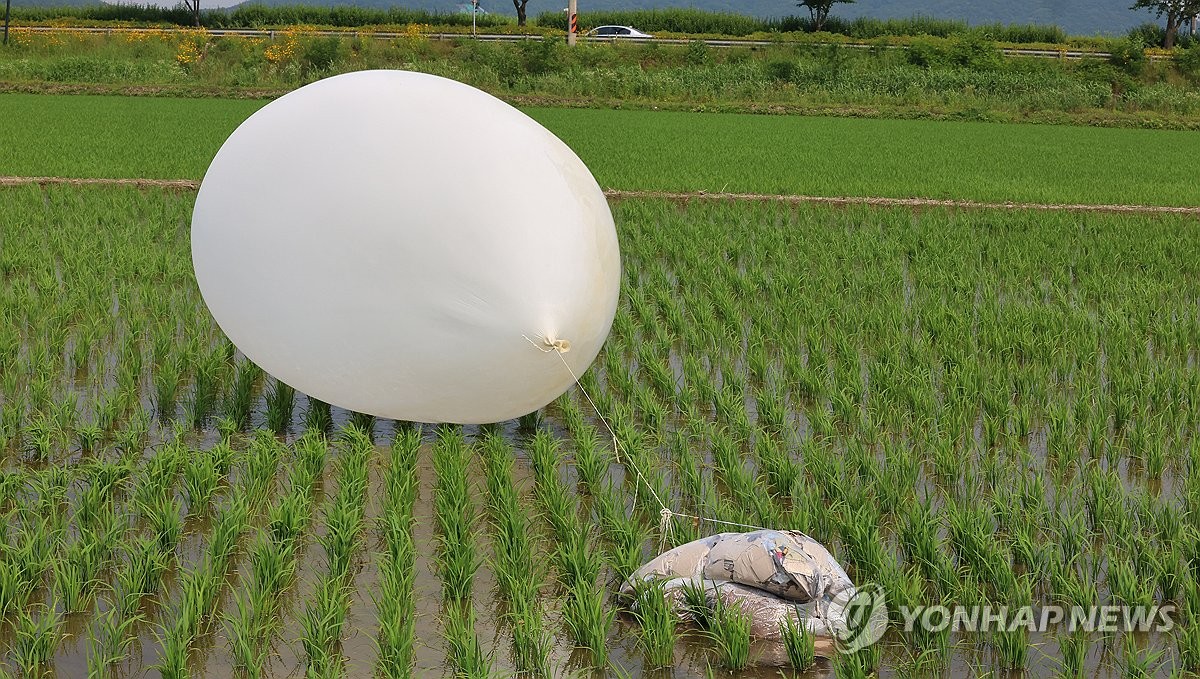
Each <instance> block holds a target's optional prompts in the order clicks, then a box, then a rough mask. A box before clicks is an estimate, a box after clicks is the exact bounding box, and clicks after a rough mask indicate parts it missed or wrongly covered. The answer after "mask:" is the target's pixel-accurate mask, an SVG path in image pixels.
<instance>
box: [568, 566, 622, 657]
mask: <svg viewBox="0 0 1200 679" xmlns="http://www.w3.org/2000/svg"><path fill="white" fill-rule="evenodd" d="M616 615H617V610H616V609H615V608H607V607H606V606H605V596H604V589H603V588H601V587H600V586H598V585H596V584H594V583H584V582H580V581H577V582H576V584H575V585H574V586H572V587H570V588H569V589H568V591H567V598H566V600H565V601H564V603H563V620H564V621H565V622H566V627H567V630H568V631H569V632H570V634H571V638H572V639H573V640H574V642H575V645H576V646H577V647H579V648H585V649H587V650H588V652H589V653H590V655H591V662H592V666H593V667H604V666H605V665H607V664H608V632H609V630H610V629H611V628H612V625H613V622H614V621H615V620H616Z"/></svg>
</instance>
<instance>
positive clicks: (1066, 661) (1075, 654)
mask: <svg viewBox="0 0 1200 679" xmlns="http://www.w3.org/2000/svg"><path fill="white" fill-rule="evenodd" d="M1057 640H1058V664H1059V673H1060V676H1062V677H1076V678H1078V677H1083V676H1084V673H1085V671H1086V669H1087V657H1088V652H1089V650H1090V648H1089V647H1090V643H1089V640H1088V637H1087V632H1085V631H1084V630H1082V629H1079V630H1075V631H1072V632H1070V633H1068V634H1062V635H1059V636H1058V638H1057Z"/></svg>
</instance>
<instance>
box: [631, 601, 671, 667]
mask: <svg viewBox="0 0 1200 679" xmlns="http://www.w3.org/2000/svg"><path fill="white" fill-rule="evenodd" d="M633 615H634V617H635V618H636V619H637V623H638V632H637V639H638V646H640V647H641V649H642V652H643V653H645V656H646V662H647V664H649V665H650V666H651V667H667V666H670V665H671V664H673V663H674V660H675V641H676V639H677V637H678V633H677V632H676V629H675V620H676V619H675V611H674V609H673V608H672V607H671V604H670V602H668V601H667V597H666V594H665V592H664V591H663V587H662V583H660V582H658V581H654V580H651V581H644V582H640V583H637V586H636V588H635V591H634V608H633Z"/></svg>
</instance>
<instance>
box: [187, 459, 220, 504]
mask: <svg viewBox="0 0 1200 679" xmlns="http://www.w3.org/2000/svg"><path fill="white" fill-rule="evenodd" d="M219 482H220V475H219V474H218V473H217V461H216V460H215V459H213V456H212V455H211V454H210V453H204V452H201V453H198V454H194V455H192V456H191V458H190V459H189V460H188V462H187V464H185V465H184V467H183V488H184V491H185V492H186V493H187V498H188V513H189V514H197V513H203V512H205V511H207V508H208V505H209V503H210V502H211V501H212V497H213V493H215V492H216V490H217V484H218V483H219Z"/></svg>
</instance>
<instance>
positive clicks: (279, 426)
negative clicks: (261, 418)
mask: <svg viewBox="0 0 1200 679" xmlns="http://www.w3.org/2000/svg"><path fill="white" fill-rule="evenodd" d="M295 403H296V390H295V389H294V388H292V387H291V386H289V385H287V384H284V383H283V382H280V381H279V380H272V381H271V384H270V386H268V387H267V412H266V418H267V428H268V429H270V430H271V431H273V432H275V434H277V435H282V434H286V433H287V431H288V428H289V427H291V426H292V409H293V408H295Z"/></svg>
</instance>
